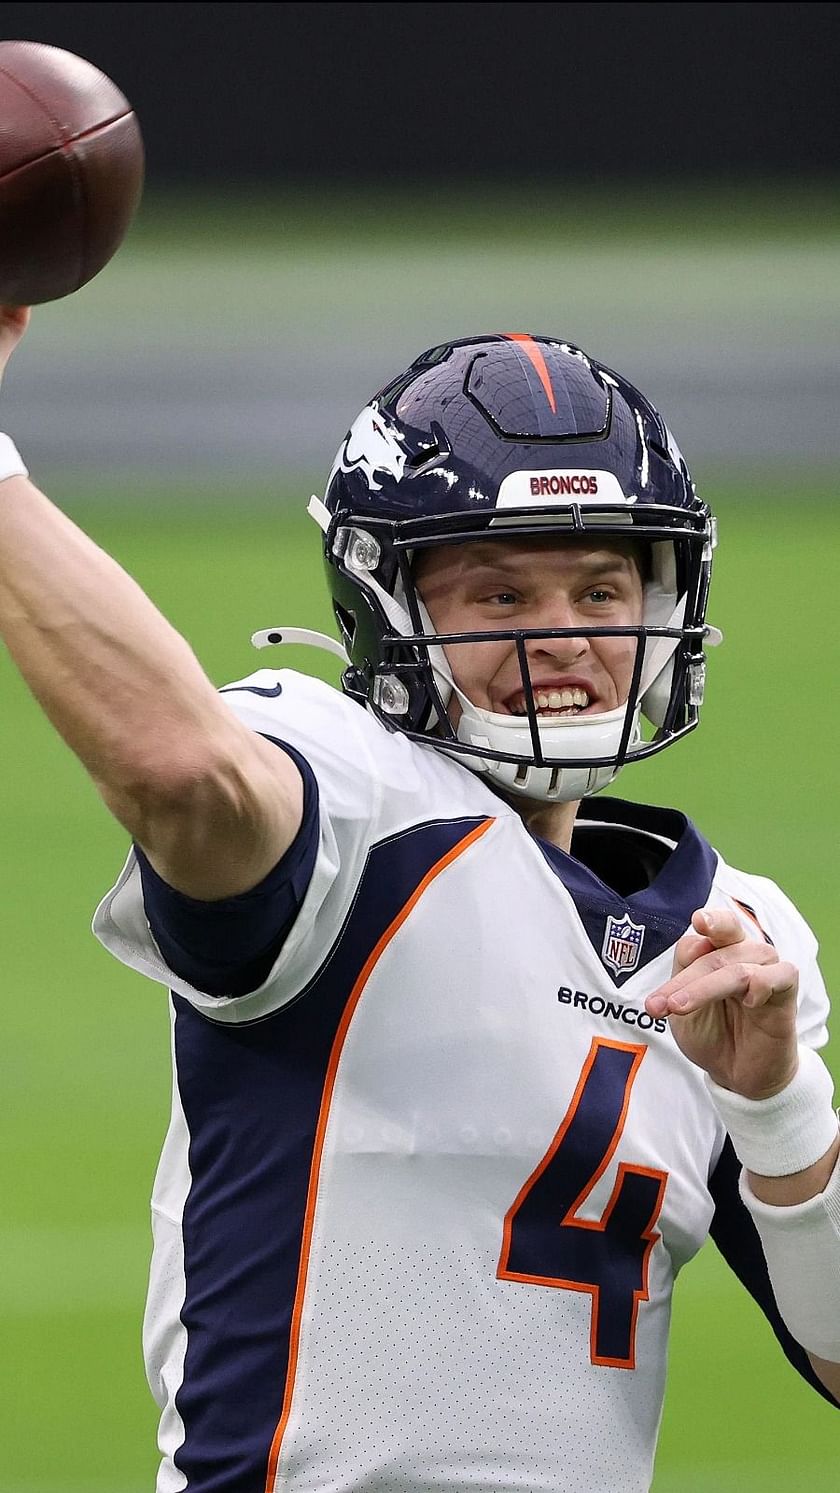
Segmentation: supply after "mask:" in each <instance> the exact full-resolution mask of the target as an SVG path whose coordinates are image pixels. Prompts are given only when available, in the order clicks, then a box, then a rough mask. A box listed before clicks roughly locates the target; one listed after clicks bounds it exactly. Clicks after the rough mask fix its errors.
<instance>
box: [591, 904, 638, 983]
mask: <svg viewBox="0 0 840 1493" xmlns="http://www.w3.org/2000/svg"><path fill="white" fill-rule="evenodd" d="M644 937H645V930H644V927H643V926H642V924H641V923H633V922H631V921H630V919H629V918H627V917H624V918H613V917H608V918H607V928H606V932H605V933H604V947H603V949H602V950H601V958H602V959H603V961H604V963H605V964H606V965H607V966H608V967H609V968H610V969H612V970H615V973H616V974H617V975H629V974H630V972H631V971H632V970H634V969H635V968H636V965H637V964H638V962H639V955H640V954H641V952H642V943H643V941H644Z"/></svg>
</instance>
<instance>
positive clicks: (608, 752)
mask: <svg viewBox="0 0 840 1493" xmlns="http://www.w3.org/2000/svg"><path fill="white" fill-rule="evenodd" d="M458 695H459V699H460V700H461V702H462V705H463V714H462V715H461V717H460V720H459V721H458V726H457V736H458V740H459V741H462V742H463V743H464V745H465V746H474V747H489V748H492V749H493V750H494V751H497V752H515V753H516V754H517V755H521V756H522V757H523V758H528V757H530V756H532V755H533V750H534V748H533V741H532V737H531V729H530V726H529V724H528V721H527V718H525V717H524V716H518V715H499V714H497V713H495V712H493V711H490V710H479V709H478V707H477V706H475V705H473V704H471V703H470V702H469V701H468V700H467V699H466V697H465V696H463V695H461V693H460V691H458ZM626 715H627V708H626V706H624V705H620V706H619V707H618V708H617V709H616V710H605V711H603V712H601V713H600V714H598V715H577V716H575V715H569V716H558V717H557V718H556V721H557V723H556V725H555V724H554V723H553V722H552V721H547V720H544V719H543V720H540V721H539V723H538V725H537V731H538V733H539V742H540V748H541V750H542V752H543V754H544V755H545V756H546V757H569V756H574V757H581V758H584V759H586V758H587V757H588V758H592V757H615V756H617V754H618V750H619V747H620V745H621V737H622V734H623V732H624V729H625V720H626ZM639 715H640V711H639V708H638V706H637V707H636V710H635V711H634V714H633V721H632V724H631V728H630V736H629V740H628V743H627V750H628V753H632V750H633V747H634V746H635V745H636V743H637V742H639V741H640V740H641V730H640V726H639ZM572 738H573V739H572ZM444 750H445V748H444ZM459 761H461V762H464V763H465V764H466V765H467V766H469V767H472V768H473V770H474V771H475V772H481V773H486V775H487V776H488V777H489V778H490V779H491V780H492V781H493V782H494V783H495V784H496V785H497V786H498V787H499V788H504V789H506V790H507V791H508V792H509V793H517V794H522V796H523V797H525V798H535V799H539V800H541V801H543V802H546V803H573V802H576V800H577V799H579V798H584V797H585V796H586V795H587V794H590V793H599V792H600V790H601V789H602V788H606V786H607V784H608V783H611V782H612V780H613V778H614V777H615V776H616V774H617V773H618V772H619V770H620V769H619V768H618V767H615V766H610V765H608V766H606V767H587V766H586V763H585V761H584V762H582V763H581V764H580V765H578V766H575V767H536V766H534V765H533V763H529V762H528V761H522V762H497V761H494V759H493V758H491V757H486V758H476V757H472V758H469V757H468V758H465V757H460V756H459Z"/></svg>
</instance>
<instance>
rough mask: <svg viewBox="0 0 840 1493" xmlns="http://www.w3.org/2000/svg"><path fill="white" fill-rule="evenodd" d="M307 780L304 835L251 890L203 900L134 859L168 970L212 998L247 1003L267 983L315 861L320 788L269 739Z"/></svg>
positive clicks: (300, 762)
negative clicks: (238, 999)
mask: <svg viewBox="0 0 840 1493" xmlns="http://www.w3.org/2000/svg"><path fill="white" fill-rule="evenodd" d="M270 739H271V740H273V741H274V743H275V745H276V746H277V747H278V748H280V749H281V750H283V751H285V752H286V753H287V754H288V755H289V756H290V757H291V758H292V760H293V761H294V763H295V765H296V766H297V768H298V771H299V772H300V775H301V777H302V779H303V817H302V821H301V825H300V829H299V830H298V833H297V835H296V837H295V839H294V841H293V842H292V844H291V845H290V846H289V849H288V850H287V851H286V853H285V855H284V856H283V857H282V858H281V859H280V860H279V861H278V863H277V865H276V866H275V867H274V868H273V869H272V870H271V871H270V872H269V873H268V875H267V876H265V877H264V878H263V880H262V881H261V882H260V883H259V884H258V885H257V886H255V887H253V888H252V889H251V890H250V891H248V892H245V893H243V894H241V895H240V896H236V897H225V898H223V899H219V900H216V901H213V902H207V901H199V900H197V899H196V898H194V897H188V896H186V895H185V894H184V893H183V892H179V891H176V890H175V888H174V887H171V886H169V885H168V883H167V882H166V881H164V880H163V878H162V877H161V876H159V875H158V873H157V871H156V870H155V869H154V867H153V866H152V864H151V862H150V861H149V860H148V858H147V857H146V856H145V855H144V854H143V851H142V849H141V848H140V846H139V845H135V847H134V853H135V855H136V857H137V865H138V868H139V872H140V881H141V884H142V888H143V905H144V907H145V911H146V917H147V919H148V923H149V929H150V931H151V934H152V937H153V938H154V941H155V943H156V944H157V946H158V948H159V950H160V952H161V954H162V956H163V958H164V959H165V960H166V963H167V964H168V965H169V968H170V969H171V970H172V971H173V972H174V973H175V974H177V975H180V976H181V977H182V979H185V980H187V981H188V982H189V983H190V985H192V986H194V987H195V988H196V989H198V990H203V991H204V992H205V993H206V994H207V995H211V996H242V995H248V994H249V993H250V992H251V991H252V990H256V989H257V988H258V986H260V985H261V984H262V983H263V981H264V980H265V979H266V977H267V976H268V974H269V972H270V971H271V969H272V966H273V965H274V962H275V960H276V959H277V957H278V955H279V953H280V951H281V949H282V947H283V944H284V942H285V939H286V936H287V934H288V933H289V931H290V929H291V928H292V926H293V925H294V922H295V919H296V918H297V915H298V913H299V912H300V909H301V907H302V905H303V901H304V897H305V895H306V890H307V887H308V886H309V883H310V881H311V879H312V873H313V871H314V869H315V861H316V858H317V854H318V785H317V783H316V781H315V777H314V774H313V772H312V769H311V767H310V766H309V763H308V762H307V761H306V758H305V757H303V756H302V755H301V753H300V752H298V751H296V750H295V748H294V747H291V746H289V745H288V743H286V742H281V741H277V740H276V739H275V738H273V737H272V738H270Z"/></svg>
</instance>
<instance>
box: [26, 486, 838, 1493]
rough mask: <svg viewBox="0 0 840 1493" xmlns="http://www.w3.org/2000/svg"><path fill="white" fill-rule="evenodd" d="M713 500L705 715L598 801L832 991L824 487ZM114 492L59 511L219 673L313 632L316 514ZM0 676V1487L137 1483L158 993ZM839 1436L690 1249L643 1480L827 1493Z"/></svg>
mask: <svg viewBox="0 0 840 1493" xmlns="http://www.w3.org/2000/svg"><path fill="white" fill-rule="evenodd" d="M307 491H308V489H307ZM56 496H57V497H69V498H71V499H72V498H73V495H72V494H60V493H56ZM264 496H265V495H264ZM711 496H712V498H713V500H714V501H715V502H716V504H717V507H718V510H719V512H720V516H721V533H722V548H721V550H720V552H719V564H718V572H717V575H716V579H715V584H714V587H713V604H712V607H711V612H710V615H711V618H712V620H713V621H715V622H716V623H718V624H719V625H720V626H722V627H723V629H724V631H725V632H726V634H727V641H726V644H725V646H724V647H723V648H722V649H720V650H719V651H718V653H717V655H716V656H715V657H713V659H712V663H711V667H710V676H711V677H710V687H709V702H708V706H707V708H706V712H705V718H704V723H703V726H702V728H701V730H700V731H699V732H697V733H695V734H694V736H693V737H691V738H690V739H689V740H688V741H686V742H684V743H682V744H681V745H678V746H677V747H675V748H674V749H673V751H670V752H667V753H665V754H663V756H662V757H660V758H658V759H656V760H655V761H654V762H650V763H647V764H641V765H640V766H639V767H637V768H635V769H629V770H628V771H627V772H626V773H625V775H624V777H623V779H622V782H621V790H622V792H623V793H625V794H626V795H627V796H628V797H637V798H643V797H646V798H649V799H652V800H654V801H658V802H663V803H667V802H675V803H678V804H679V805H680V806H681V807H684V808H685V809H687V810H688V811H689V812H690V813H691V814H692V815H693V816H694V817H695V818H696V819H697V820H698V821H699V822H700V824H701V826H702V827H703V828H704V830H705V832H706V833H707V835H708V836H709V837H710V838H711V839H712V840H713V841H714V842H715V843H716V844H717V845H718V846H719V847H720V849H721V850H722V851H723V852H724V854H725V855H726V856H727V858H728V859H730V860H732V861H733V862H735V863H736V864H740V865H742V866H743V867H745V868H746V869H750V870H758V871H760V872H763V873H764V874H767V875H769V876H772V877H774V878H775V879H777V880H779V881H780V882H781V883H782V884H783V885H784V887H785V888H786V890H788V891H789V893H790V894H791V895H792V896H793V897H794V899H795V900H796V901H797V902H798V904H799V906H800V907H801V909H802V911H803V912H804V914H805V915H806V916H807V917H808V918H809V920H810V921H811V922H812V923H813V924H814V926H815V927H816V929H817V930H818V932H821V934H822V936H823V938H824V940H825V948H824V969H825V973H826V976H827V978H828V980H829V982H830V984H832V983H833V985H834V986H835V988H836V986H837V985H838V976H840V944H838V941H837V936H836V918H835V917H833V916H832V914H833V912H834V902H835V896H836V893H835V880H836V876H835V860H836V823H837V806H838V805H837V787H836V765H835V764H836V745H835V743H836V739H837V732H838V729H840V707H838V702H837V692H836V688H835V683H834V681H835V679H836V677H837V672H838V664H840V653H839V651H838V643H837V633H836V628H835V627H834V625H833V623H832V621H831V616H832V606H833V604H834V598H835V595H836V590H835V564H836V562H835V553H836V520H835V518H834V511H833V507H832V498H833V494H832V493H831V492H830V491H829V490H828V488H827V487H826V486H823V487H820V485H819V482H818V481H816V480H815V482H814V483H813V484H812V485H811V486H810V487H804V486H802V485H801V484H800V487H799V490H798V492H797V494H796V506H795V509H792V508H791V507H790V505H788V506H787V507H783V506H782V505H781V503H780V502H779V501H776V500H778V499H780V498H781V497H782V496H783V494H782V493H781V492H780V491H772V490H769V491H768V490H762V493H761V497H762V502H761V503H760V504H759V503H758V502H757V501H756V499H757V498H758V496H759V494H758V493H757V492H755V491H753V492H750V491H746V490H742V489H738V490H736V489H734V488H731V487H728V486H727V485H726V484H725V483H723V482H720V483H719V484H718V487H717V488H716V490H715V491H714V492H713V493H712V494H711ZM137 499H138V502H137V505H136V506H135V507H133V508H131V510H130V511H127V512H126V513H125V514H121V515H120V516H119V517H115V516H113V515H112V514H110V513H109V512H108V509H107V506H106V505H104V504H99V503H97V504H96V505H95V506H91V507H90V509H82V508H80V507H79V506H78V504H76V506H73V504H72V503H71V507H73V511H74V512H75V513H78V514H80V515H81V517H82V521H83V522H84V525H85V527H87V528H88V529H89V531H90V532H92V533H93V535H94V537H95V538H96V539H97V540H98V541H99V542H100V543H101V544H102V545H103V546H104V547H105V548H107V549H109V550H110V551H111V552H112V553H114V554H115V555H116V556H117V558H118V559H120V561H121V562H122V563H123V564H124V565H125V566H126V567H127V568H128V569H129V570H130V571H131V572H132V573H133V574H134V575H135V576H136V577H137V579H138V580H139V581H140V582H141V583H142V584H143V585H144V587H145V588H146V589H147V590H148V591H149V593H150V594H151V596H152V597H153V599H154V600H155V601H156V602H157V603H158V604H159V605H160V606H161V607H162V609H163V610H164V611H165V612H166V614H167V615H168V616H169V617H170V618H171V620H172V621H173V622H174V623H175V624H176V625H177V626H178V627H179V628H180V629H181V631H182V632H183V633H184V634H185V635H186V636H187V637H188V638H189V639H190V641H191V642H192V644H193V646H194V647H195V649H196V652H197V653H198V655H199V657H200V659H201V660H202V662H203V663H204V665H205V667H206V668H207V670H208V673H209V674H210V676H211V677H212V678H213V679H214V680H215V681H217V682H218V683H222V682H223V681H225V680H226V679H231V678H236V677H239V676H241V675H243V674H246V673H249V672H250V671H251V670H252V669H253V668H256V667H258V666H260V665H262V664H265V663H267V662H268V663H273V662H274V660H275V659H279V657H280V655H277V654H275V655H270V656H267V655H266V654H262V655H257V654H256V653H254V652H253V651H252V650H251V648H250V646H249V642H248V638H249V635H250V633H251V631H253V630H254V629H255V628H257V627H262V626H269V625H271V624H275V623H300V624H308V625H310V626H312V625H314V626H318V625H321V626H324V625H327V626H328V625H329V621H328V613H327V609H326V606H325V601H324V593H323V590H322V585H321V576H320V563H319V560H318V541H317V535H316V532H315V529H314V526H312V525H310V524H309V523H306V522H304V521H299V520H298V519H297V518H296V517H293V516H290V514H291V513H292V510H290V509H289V508H288V507H286V506H283V507H279V508H277V509H276V510H274V511H273V512H272V510H271V509H270V508H269V507H268V506H262V507H260V508H257V509H254V511H253V512H251V511H250V510H248V511H245V512H243V513H240V514H234V513H233V511H232V509H231V508H229V507H228V504H227V502H226V500H225V496H224V495H223V494H221V493H216V494H208V502H207V506H206V508H204V509H201V510H199V509H197V508H196V507H195V505H194V504H192V503H190V504H188V506H187V507H186V508H184V509H183V511H180V512H177V513H172V514H170V515H168V516H167V514H166V513H165V512H164V511H163V510H162V509H161V507H160V505H159V503H158V502H157V501H156V502H155V503H154V505H153V506H154V512H148V511H147V510H148V504H145V503H144V495H143V494H142V493H141V492H138V494H137ZM300 506H301V507H302V504H301V505H300ZM144 512H145V515H146V516H144ZM208 512H209V514H210V515H211V516H210V517H209V518H208V517H207V514H208ZM225 514H228V515H229V516H224V515H225ZM310 531H311V532H310ZM319 658H320V656H319V655H316V654H312V653H308V654H306V653H303V654H297V655H295V654H292V653H291V652H290V654H289V657H288V658H287V657H286V656H285V655H284V656H283V660H282V661H283V663H291V664H292V665H293V666H305V667H307V668H311V667H312V666H313V662H315V663H317V662H318V660H319ZM327 668H328V669H329V664H327ZM0 686H2V710H0V760H2V763H3V768H4V774H3V779H4V780H3V800H4V803H3V827H4V850H5V854H4V856H3V858H2V868H1V869H0V906H2V908H3V911H4V925H3V926H4V930H5V932H4V938H3V954H4V970H5V1010H6V1016H5V1022H6V1031H5V1041H4V1044H3V1091H4V1102H3V1145H2V1153H0V1154H1V1155H2V1160H0V1167H1V1168H2V1197H3V1204H4V1206H3V1213H2V1220H0V1239H1V1240H2V1250H0V1257H2V1260H3V1270H2V1273H0V1297H2V1301H0V1315H2V1321H3V1380H4V1392H3V1395H2V1399H1V1400H0V1493H150V1490H151V1488H152V1487H153V1485H154V1469H155V1466H156V1454H155V1419H156V1416H155V1412H154V1407H153V1404H152V1401H151V1398H150V1396H149V1394H148V1391H147V1389H146V1386H145V1382H144V1378H143V1372H142V1365H141V1359H140V1347H139V1336H140V1320H141V1311H142V1303H143V1296H144V1289H145V1274H146V1269H147V1260H148V1251H149V1230H148V1224H147V1198H148V1194H149V1190H150V1186H151V1181H152V1175H153V1171H154V1166H155V1162H156V1157H157V1151H158V1147H159V1144H160V1141H161V1139H162V1135H163V1131H164V1128H165V1124H166V1120H167V1114H168V1101H169V1073H168V1023H167V1015H166V1001H165V997H164V995H163V993H162V991H161V990H160V989H159V988H158V987H156V986H152V985H151V984H147V983H146V982H144V981H143V980H142V979H141V978H140V977H139V976H135V975H132V974H130V973H129V972H127V971H126V970H124V969H123V968H122V967H120V966H119V965H117V964H116V963H115V962H114V961H112V960H111V959H110V958H109V956H108V955H106V954H105V953H104V951H102V950H101V949H100V948H99V946H98V945H97V944H96V943H95V942H94V940H93V938H92V937H91V935H90V934H89V932H88V926H89V920H90V917H91V913H92V911H93V908H94V906H95V904H96V902H97V900H98V898H99V896H100V895H101V894H102V893H103V892H104V891H105V890H106V889H107V887H108V886H109V885H110V883H111V881H112V880H113V878H114V876H115V874H116V871H117V870H118V868H119V865H120V863H121V858H122V856H123V854H124V850H125V836H124V835H123V833H122V832H121V831H120V829H119V827H118V826H116V825H115V824H113V823H112V822H111V821H110V820H109V818H108V816H107V814H106V812H105V810H104V809H103V808H102V807H101V806H100V805H99V802H98V800H97V798H96V795H95V793H94V791H93V789H92V787H91V786H90V785H89V784H88V782H87V780H86V778H85V777H84V774H83V773H82V771H81V769H80V768H79V767H78V766H77V765H76V763H75V762H74V760H73V759H72V758H71V757H70V755H69V753H68V752H67V751H66V749H65V748H64V747H63V745H62V744H61V743H60V742H59V741H58V739H57V738H55V737H54V736H53V734H52V732H51V730H50V728H49V727H48V726H47V725H46V723H45V721H44V720H43V719H42V718H41V716H40V715H39V712H38V709H37V708H36V706H35V705H34V703H33V702H32V701H31V699H30V698H29V696H28V695H27V693H26V691H25V689H24V687H23V685H22V684H21V682H20V680H19V678H18V677H17V675H16V674H15V673H14V671H13V670H12V668H11V666H10V664H9V662H8V659H7V658H6V657H5V656H2V657H0ZM835 1051H837V1048H836V1044H835ZM837 1070H838V1065H837V1064H836V1063H835V1071H837ZM837 1427H838V1422H837V1420H836V1418H832V1411H831V1410H830V1409H829V1408H828V1406H826V1405H825V1404H824V1403H823V1402H822V1401H821V1400H819V1399H818V1397H817V1396H815V1395H814V1394H813V1393H812V1392H811V1391H810V1390H808V1389H807V1387H805V1386H804V1385H803V1384H801V1383H800V1381H799V1380H798V1378H797V1376H796V1375H795V1374H794V1373H793V1371H792V1370H790V1369H788V1367H787V1365H786V1363H785V1362H784V1360H783V1358H782V1356H781V1354H780V1353H779V1352H778V1351H777V1350H776V1348H775V1344H774V1342H773V1340H772V1337H771V1335H770V1333H769V1330H766V1329H765V1327H764V1323H763V1319H761V1318H760V1316H759V1314H758V1312H757V1310H756V1309H754V1308H753V1306H752V1303H751V1302H750V1300H749V1299H748V1298H747V1297H746V1296H745V1295H744V1294H743V1293H742V1292H741V1289H740V1287H738V1286H737V1284H736V1283H735V1282H734V1281H733V1280H732V1279H731V1278H729V1277H728V1275H727V1273H726V1271H725V1269H724V1268H723V1267H721V1265H720V1264H719V1262H718V1260H717V1258H716V1257H715V1256H714V1255H713V1254H711V1253H708V1252H704V1253H703V1254H702V1255H701V1257H700V1258H699V1260H698V1261H696V1262H695V1263H694V1264H693V1265H692V1266H690V1267H689V1268H688V1269H687V1270H686V1272H685V1274H684V1276H683V1277H682V1278H681V1280H680V1283H679V1285H678V1289H677V1296H676V1308H675V1329H674V1337H673V1343H672V1352H671V1371H670V1390H669V1395H668V1400H667V1405H666V1417H665V1424H664V1428H663V1434H662V1441H661V1450H660V1456H659V1461H658V1472H657V1478H656V1482H655V1485H654V1486H655V1490H656V1493H711V1490H713V1489H714V1490H721V1489H722V1490H733V1493H735V1490H737V1493H759V1490H761V1493H775V1490H779V1493H780V1490H782V1489H785V1490H788V1493H790V1490H798V1489H803V1490H805V1489H807V1490H809V1493H829V1490H830V1489H834V1488H835V1487H836V1465H837V1464H836V1448H837ZM604 1434H605V1435H608V1434H609V1427H607V1426H605V1427H604ZM582 1493H584V1490H582Z"/></svg>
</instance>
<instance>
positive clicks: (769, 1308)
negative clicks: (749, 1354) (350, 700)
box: [709, 1137, 837, 1407]
mask: <svg viewBox="0 0 840 1493" xmlns="http://www.w3.org/2000/svg"><path fill="white" fill-rule="evenodd" d="M740 1175H741V1163H740V1161H739V1160H738V1157H737V1156H736V1155H735V1151H734V1150H733V1147H732V1142H731V1140H729V1138H728V1137H727V1139H726V1142H725V1144H724V1147H723V1150H722V1152H721V1155H720V1160H719V1161H718V1163H717V1166H716V1167H715V1169H714V1171H713V1173H712V1176H711V1178H710V1180H709V1190H710V1192H711V1194H712V1198H713V1200H714V1204H715V1213H714V1217H713V1219H712V1224H711V1229H710V1233H711V1236H712V1238H713V1239H714V1241H715V1244H716V1245H717V1247H718V1249H719V1250H720V1252H721V1254H722V1255H723V1258H724V1259H725V1260H726V1263H727V1265H728V1266H729V1268H730V1269H731V1270H732V1271H734V1273H735V1275H737V1277H738V1279H739V1280H740V1282H741V1284H742V1285H744V1286H746V1288H747V1290H748V1291H749V1293H750V1295H751V1296H752V1298H753V1300H754V1301H755V1302H757V1304H758V1306H760V1308H761V1310H762V1311H763V1313H764V1315H765V1317H766V1318H767V1320H768V1322H769V1323H770V1326H771V1327H772V1329H773V1331H774V1333H775V1334H776V1337H777V1339H778V1341H779V1344H780V1345H781V1349H782V1352H783V1353H784V1355H785V1357H786V1358H787V1359H788V1361H789V1362H790V1363H792V1364H793V1367H794V1368H795V1369H796V1370H797V1372H798V1373H799V1374H801V1375H802V1377H803V1379H807V1381H808V1383H809V1384H810V1385H811V1388H812V1389H815V1390H816V1391H817V1393H818V1394H821V1395H822V1396H823V1398H824V1399H825V1400H827V1401H828V1403H829V1404H830V1405H833V1406H835V1407H836V1405H837V1401H836V1400H835V1399H834V1398H833V1396H832V1395H831V1394H829V1392H828V1390H827V1389H826V1388H825V1386H824V1385H823V1384H821V1383H820V1381H819V1379H818V1378H817V1376H816V1374H815V1373H814V1370H813V1369H812V1367H811V1363H810V1360H809V1358H808V1354H807V1353H806V1351H805V1349H804V1348H803V1347H801V1345H800V1344H799V1343H797V1341H796V1339H795V1338H794V1337H793V1336H792V1335H791V1333H790V1332H789V1331H788V1329H787V1327H786V1326H785V1324H784V1322H783V1321H782V1318H781V1316H780V1314H779V1308H778V1307H777V1305H776V1298H775V1296H774V1295H773V1287H772V1286H771V1284H770V1276H769V1274H768V1272H767V1264H766V1261H765V1259H764V1251H763V1249H762V1247H761V1240H760V1238H759V1235H758V1230H757V1229H756V1226H755V1224H754V1223H753V1221H752V1219H751V1218H750V1215H749V1213H748V1212H747V1209H746V1208H745V1206H744V1204H743V1202H742V1201H741V1196H740V1193H739V1190H738V1180H739V1178H740Z"/></svg>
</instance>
